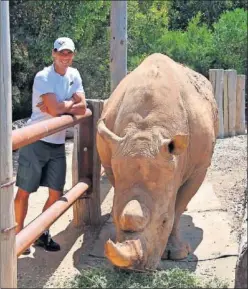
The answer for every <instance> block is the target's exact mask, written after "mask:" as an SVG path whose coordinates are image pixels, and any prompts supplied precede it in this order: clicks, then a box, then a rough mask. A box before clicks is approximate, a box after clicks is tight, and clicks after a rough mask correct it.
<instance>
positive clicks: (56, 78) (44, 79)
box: [28, 65, 84, 144]
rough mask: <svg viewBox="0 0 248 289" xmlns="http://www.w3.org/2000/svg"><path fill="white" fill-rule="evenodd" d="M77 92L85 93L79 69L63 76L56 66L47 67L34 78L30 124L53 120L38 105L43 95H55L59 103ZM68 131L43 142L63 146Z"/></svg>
mask: <svg viewBox="0 0 248 289" xmlns="http://www.w3.org/2000/svg"><path fill="white" fill-rule="evenodd" d="M75 92H82V93H84V89H83V85H82V79H81V76H80V74H79V72H78V70H77V69H75V68H72V67H68V69H67V71H66V74H65V75H63V76H61V75H60V74H58V73H57V72H56V71H55V70H54V66H53V65H51V66H49V67H45V68H44V69H43V70H42V71H40V72H38V73H37V74H36V76H35V78H34V84H33V94H32V115H31V118H30V119H29V120H28V124H33V123H36V122H40V121H42V120H47V119H50V118H52V116H51V115H50V114H48V113H44V112H41V111H40V109H39V108H38V107H36V105H37V104H38V103H39V102H41V101H42V97H41V95H43V94H46V93H54V94H55V95H56V97H57V101H59V102H62V101H64V100H68V99H70V98H71V97H72V95H73V94H74V93H75ZM65 133H66V130H63V131H60V132H58V133H55V134H53V135H50V136H47V137H44V138H43V139H42V140H43V141H46V142H50V143H56V144H61V143H64V142H65Z"/></svg>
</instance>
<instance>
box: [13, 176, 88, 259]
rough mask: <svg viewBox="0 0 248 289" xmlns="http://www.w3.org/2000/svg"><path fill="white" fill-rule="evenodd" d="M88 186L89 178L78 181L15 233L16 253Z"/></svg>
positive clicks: (63, 211)
mask: <svg viewBox="0 0 248 289" xmlns="http://www.w3.org/2000/svg"><path fill="white" fill-rule="evenodd" d="M89 186H90V180H85V181H84V182H79V183H78V184H76V186H75V187H73V188H72V189H71V190H70V191H69V192H67V193H66V194H65V195H63V196H62V197H61V198H60V199H59V200H58V201H56V202H55V203H54V204H53V205H52V206H50V207H49V208H48V209H47V210H46V211H44V212H43V213H42V214H40V215H39V216H38V217H37V218H36V219H35V220H33V221H32V222H31V223H29V224H28V225H27V226H26V227H25V228H24V229H23V230H21V231H20V232H19V233H18V234H17V235H16V253H17V256H20V255H21V254H22V253H23V252H24V251H25V250H26V249H27V248H28V247H29V246H30V245H31V244H33V242H34V241H35V240H37V238H39V236H40V235H41V234H42V233H43V232H44V231H45V230H46V229H47V228H49V227H50V226H51V225H52V224H53V223H54V222H55V221H56V220H57V219H58V218H59V217H60V216H61V215H62V214H64V213H65V212H66V210H67V209H69V208H70V207H71V205H72V204H73V203H74V202H75V201H76V200H77V199H78V198H79V197H81V196H82V195H83V194H84V193H85V192H86V190H87V189H88V188H89Z"/></svg>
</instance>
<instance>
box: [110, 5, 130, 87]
mask: <svg viewBox="0 0 248 289" xmlns="http://www.w3.org/2000/svg"><path fill="white" fill-rule="evenodd" d="M110 70H111V92H113V91H114V89H115V88H116V86H117V85H118V84H119V82H120V81H121V80H122V78H124V77H125V75H126V74H127V1H111V45H110Z"/></svg>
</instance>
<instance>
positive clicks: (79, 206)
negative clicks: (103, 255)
mask: <svg viewBox="0 0 248 289" xmlns="http://www.w3.org/2000/svg"><path fill="white" fill-rule="evenodd" d="M87 103H88V107H89V109H90V110H91V111H92V114H93V116H92V117H91V118H88V119H85V120H84V121H83V122H82V123H80V124H79V125H78V126H77V127H76V128H75V133H74V151H73V165H72V168H73V172H72V173H73V185H74V184H76V183H77V182H78V181H79V180H81V179H83V178H85V177H86V178H89V179H90V180H91V182H92V183H91V187H90V188H89V190H88V194H87V196H86V198H84V199H79V200H78V201H76V203H75V204H74V206H73V213H74V218H73V222H74V225H75V226H82V225H84V224H87V225H91V226H98V225H100V223H101V207H100V174H101V164H100V159H99V156H98V153H97V149H96V141H95V138H96V124H97V121H98V119H99V117H100V115H101V112H102V108H103V101H102V100H87Z"/></svg>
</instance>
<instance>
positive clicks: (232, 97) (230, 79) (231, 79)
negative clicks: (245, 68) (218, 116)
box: [226, 69, 237, 137]
mask: <svg viewBox="0 0 248 289" xmlns="http://www.w3.org/2000/svg"><path fill="white" fill-rule="evenodd" d="M226 72H227V86H228V135H229V136H230V137H232V136H235V135H236V87H237V72H236V70H233V69H229V70H226Z"/></svg>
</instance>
